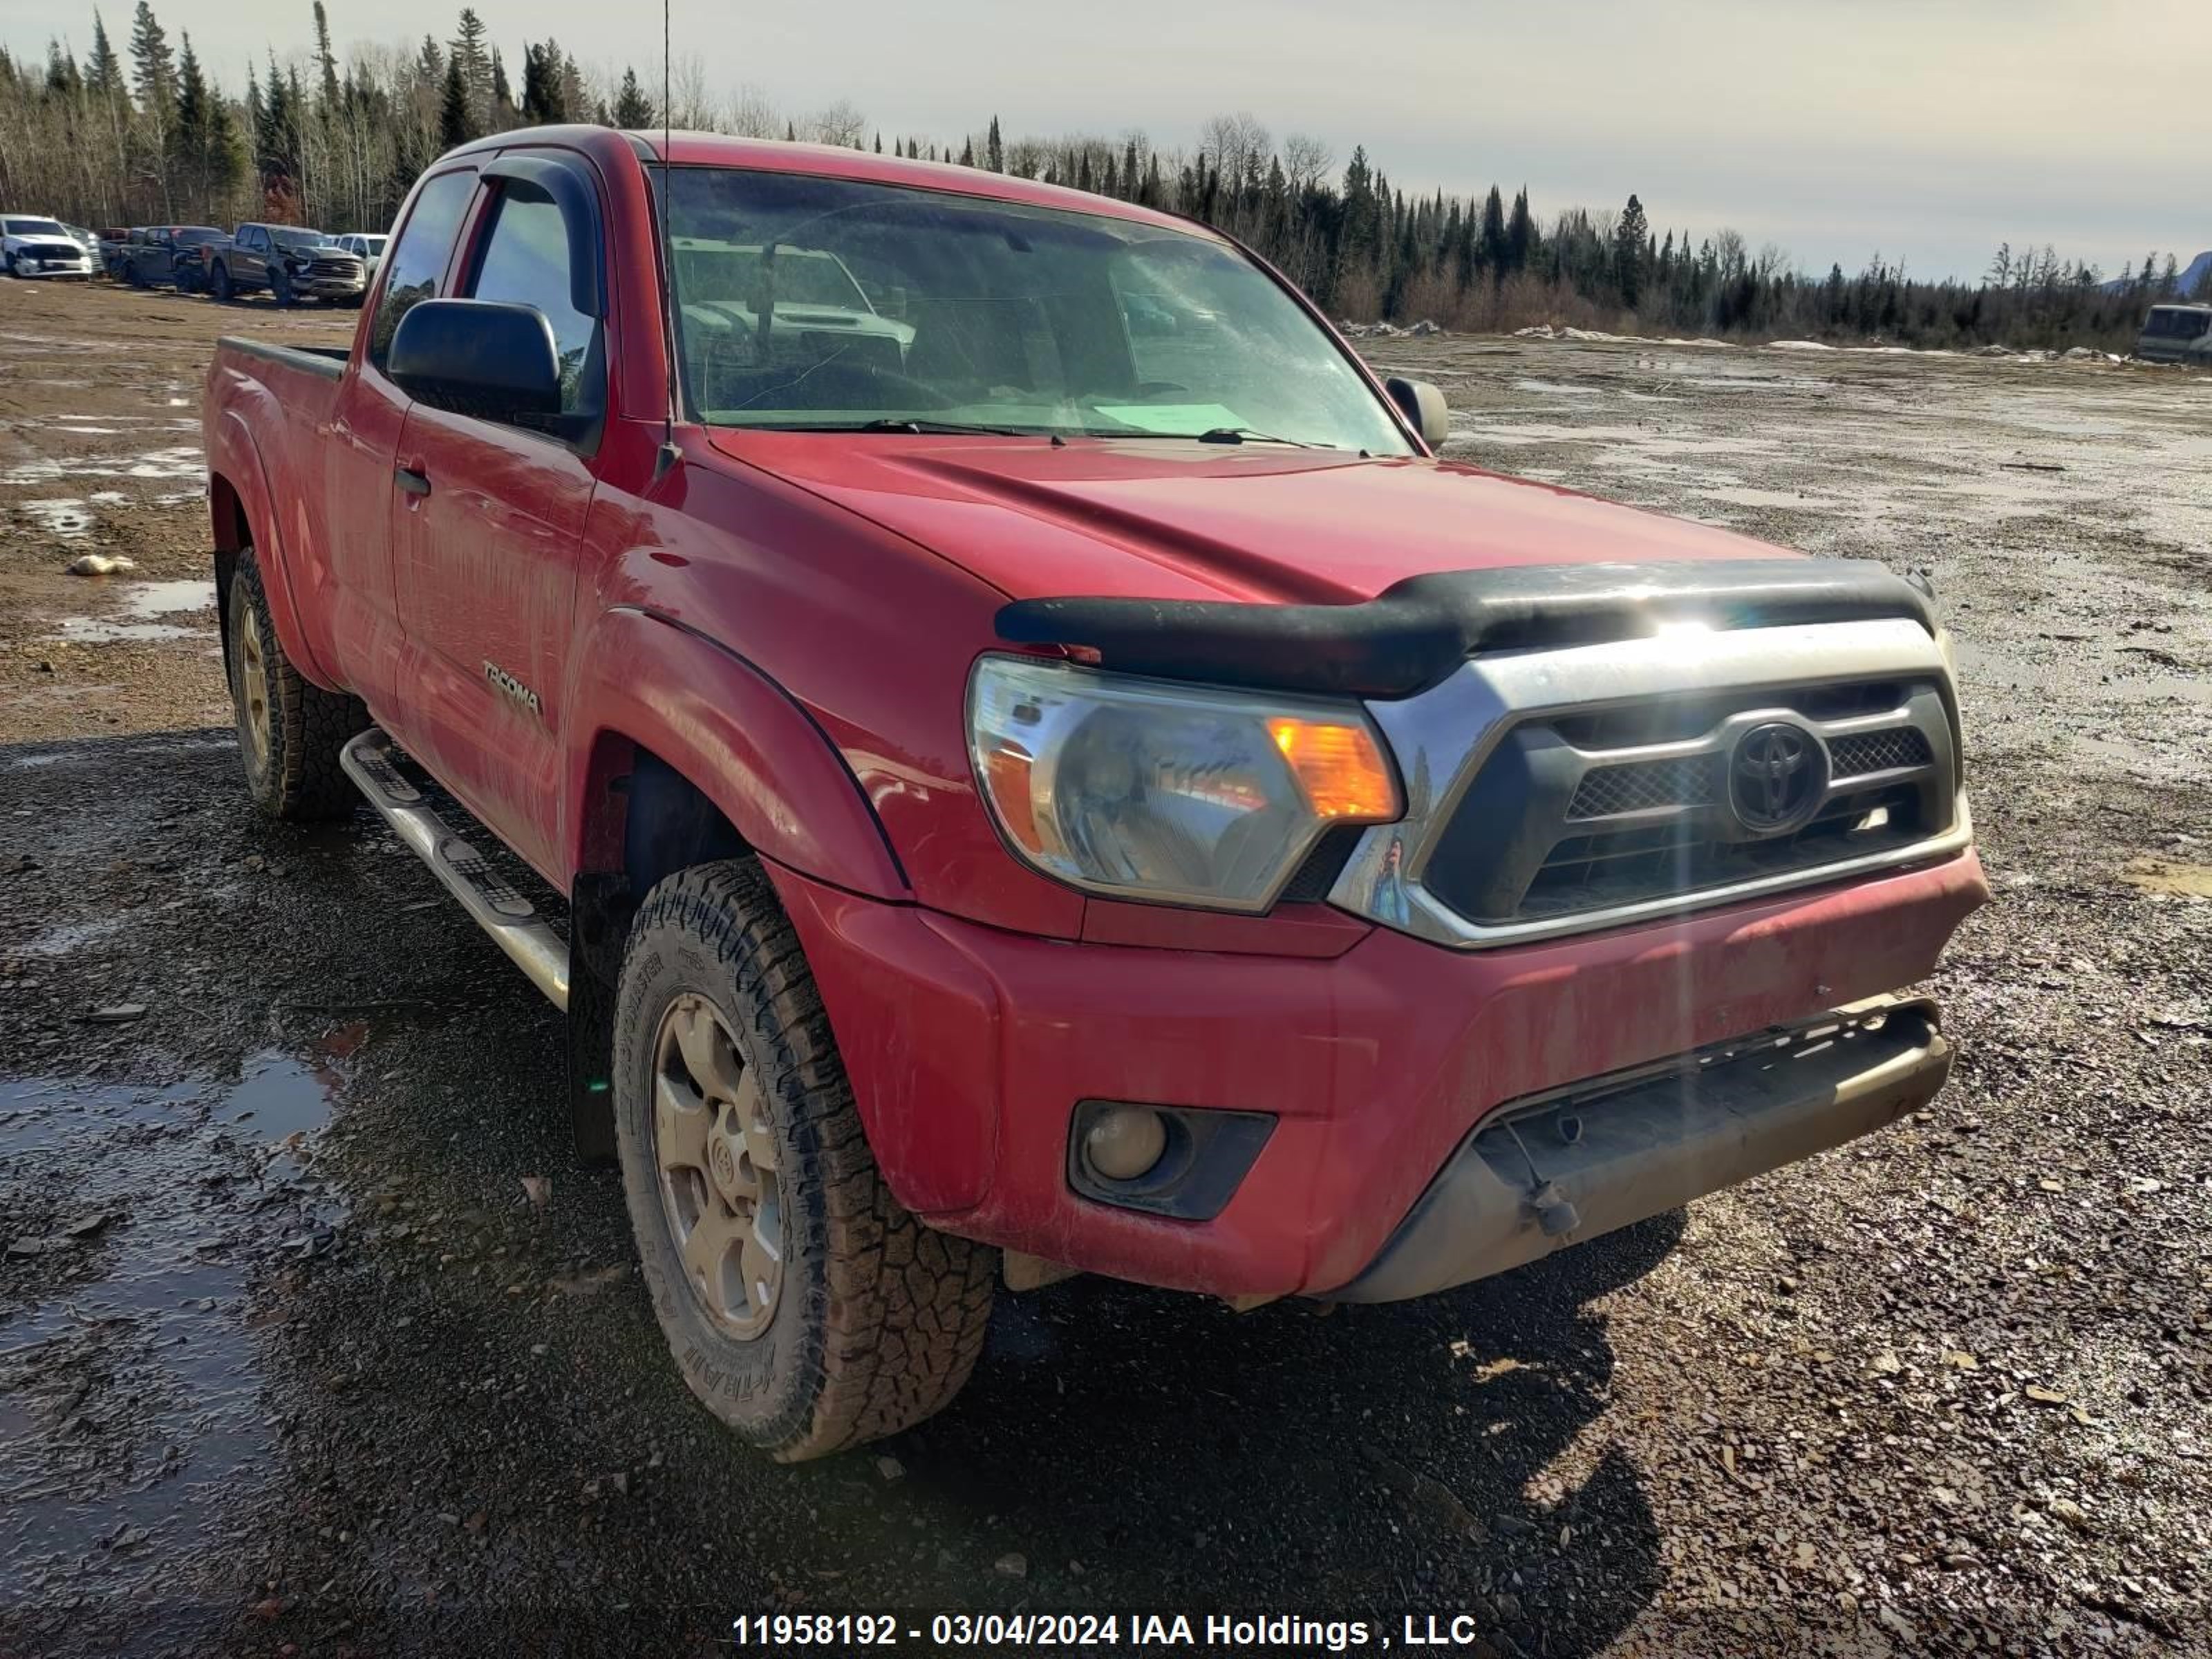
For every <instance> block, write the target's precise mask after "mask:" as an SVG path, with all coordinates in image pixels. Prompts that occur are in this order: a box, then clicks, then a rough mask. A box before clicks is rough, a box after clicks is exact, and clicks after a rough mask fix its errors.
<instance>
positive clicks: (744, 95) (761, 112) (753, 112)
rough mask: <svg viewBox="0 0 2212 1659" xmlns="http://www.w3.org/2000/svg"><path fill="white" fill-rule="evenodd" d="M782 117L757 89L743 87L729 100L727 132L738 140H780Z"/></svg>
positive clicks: (766, 95)
mask: <svg viewBox="0 0 2212 1659" xmlns="http://www.w3.org/2000/svg"><path fill="white" fill-rule="evenodd" d="M783 128H784V117H783V115H782V112H781V111H779V110H778V109H777V108H776V106H775V105H774V104H772V103H770V102H769V98H768V94H766V93H764V92H763V91H762V90H761V89H760V88H758V87H755V86H743V87H739V88H738V95H737V96H736V97H735V98H732V100H730V112H729V118H728V131H732V132H734V133H736V134H737V135H738V137H740V138H781V137H783Z"/></svg>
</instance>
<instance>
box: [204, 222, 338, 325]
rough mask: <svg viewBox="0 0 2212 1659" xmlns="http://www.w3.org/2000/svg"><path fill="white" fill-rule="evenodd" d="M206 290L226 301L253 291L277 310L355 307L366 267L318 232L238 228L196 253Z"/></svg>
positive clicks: (256, 226)
mask: <svg viewBox="0 0 2212 1659" xmlns="http://www.w3.org/2000/svg"><path fill="white" fill-rule="evenodd" d="M200 252H201V258H202V259H203V261H204V266H205V269H206V271H207V291H208V292H209V293H210V294H212V295H215V297H216V299H217V300H219V301H225V302H228V301H231V300H233V299H235V298H236V297H237V296H238V295H241V294H250V293H252V292H253V291H254V290H255V289H267V290H268V292H269V295H270V298H272V299H274V300H275V301H276V303H277V304H278V305H280V306H289V305H295V304H297V303H298V302H299V301H301V300H328V301H334V302H337V303H339V304H343V305H349V306H357V305H359V304H360V303H361V302H362V298H363V296H365V295H367V293H368V267H367V266H366V265H365V264H363V262H362V258H361V256H360V255H358V254H355V253H349V252H346V251H345V250H344V249H343V248H342V247H340V246H338V245H337V243H336V242H334V241H332V240H331V239H330V238H329V237H328V236H326V235H325V234H323V233H322V232H321V231H319V230H306V229H302V228H301V227H300V226H298V225H263V224H251V225H240V227H239V228H237V230H236V231H234V232H233V233H232V234H231V235H230V236H229V237H228V239H227V240H220V241H213V242H210V243H208V244H207V245H206V246H204V247H203V248H202V249H201V250H200Z"/></svg>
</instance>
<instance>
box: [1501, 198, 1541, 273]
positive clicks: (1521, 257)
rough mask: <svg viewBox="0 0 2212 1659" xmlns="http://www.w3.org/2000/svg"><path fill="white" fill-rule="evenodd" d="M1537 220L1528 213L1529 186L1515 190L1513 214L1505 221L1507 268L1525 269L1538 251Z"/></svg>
mask: <svg viewBox="0 0 2212 1659" xmlns="http://www.w3.org/2000/svg"><path fill="white" fill-rule="evenodd" d="M1536 246H1537V240H1536V222H1535V220H1534V219H1533V218H1531V217H1530V216H1529V214H1528V185H1522V186H1521V188H1520V189H1519V190H1518V191H1515V192H1514V196H1513V215H1512V216H1511V217H1510V219H1508V220H1507V221H1506V222H1505V268H1506V269H1507V270H1527V269H1528V261H1529V260H1530V259H1531V258H1534V255H1535V252H1536Z"/></svg>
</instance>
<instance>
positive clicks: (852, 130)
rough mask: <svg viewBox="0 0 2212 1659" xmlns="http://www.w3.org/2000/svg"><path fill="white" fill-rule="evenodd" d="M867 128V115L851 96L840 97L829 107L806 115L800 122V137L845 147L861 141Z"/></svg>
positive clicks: (847, 147) (850, 147)
mask: <svg viewBox="0 0 2212 1659" xmlns="http://www.w3.org/2000/svg"><path fill="white" fill-rule="evenodd" d="M867 130H868V118H867V116H866V114H865V113H863V112H862V111H861V109H860V106H859V105H858V104H855V103H854V102H853V100H851V99H849V98H840V99H839V100H837V101H836V103H834V104H831V105H830V106H829V107H828V108H826V109H823V110H820V111H818V112H816V113H815V114H812V115H810V116H806V117H805V118H802V119H801V120H800V122H799V137H802V138H811V139H812V140H813V141H814V142H815V143H817V144H836V145H838V146H840V147H841V148H842V149H852V148H853V146H854V145H855V144H857V143H860V135H861V134H863V133H864V132H866V131H867Z"/></svg>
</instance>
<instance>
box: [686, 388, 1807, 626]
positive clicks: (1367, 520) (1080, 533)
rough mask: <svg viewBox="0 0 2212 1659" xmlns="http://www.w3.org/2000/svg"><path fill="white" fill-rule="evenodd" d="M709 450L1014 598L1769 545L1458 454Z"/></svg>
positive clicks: (724, 438)
mask: <svg viewBox="0 0 2212 1659" xmlns="http://www.w3.org/2000/svg"><path fill="white" fill-rule="evenodd" d="M709 441H710V442H712V443H713V445H714V447H715V448H717V449H718V450H720V452H721V453H724V454H726V455H727V456H729V457H730V458H731V459H734V460H738V461H741V462H745V463H749V464H751V465H758V466H761V467H763V468H765V469H767V470H768V471H771V472H773V473H775V474H776V475H778V476H780V477H783V478H786V479H787V480H789V481H791V482H792V483H796V484H799V485H800V486H801V487H803V488H805V489H809V490H811V491H812V492H814V493H815V494H817V495H822V496H824V497H826V498H827V499H829V500H830V501H836V502H837V503H838V504H840V505H841V506H843V507H848V508H850V509H851V510H852V511H854V512H855V513H860V514H861V515H862V516H863V517H866V518H867V519H870V520H873V521H874V522H876V523H878V524H879V525H882V526H884V527H885V528H886V529H889V530H892V531H896V532H898V533H899V534H901V535H902V536H906V537H908V538H910V539H912V540H914V541H916V542H919V543H921V544H923V545H924V546H927V547H928V548H929V549H931V550H933V551H934V552H936V553H938V554H939V555H940V556H943V557H945V558H947V559H950V560H951V561H952V562H955V563H957V564H958V565H960V566H962V567H963V568H965V569H967V570H968V571H969V572H970V573H971V574H974V575H975V576H977V577H979V578H981V580H984V581H987V582H989V583H990V584H992V585H993V586H995V587H997V588H998V589H1000V591H1001V592H1004V593H1006V594H1007V595H1009V596H1010V597H1012V598H1015V599H1036V598H1046V597H1054V596H1073V595H1083V596H1085V597H1091V598H1115V599H1236V600H1243V601H1247V602H1251V603H1260V604H1279V605H1291V604H1307V605H1333V604H1350V603H1353V602H1356V601H1358V600H1362V599H1372V598H1373V597H1374V596H1375V595H1376V594H1377V593H1379V592H1382V591H1383V589H1384V588H1386V587H1388V586H1390V585H1391V584H1392V583H1393V582H1395V581H1398V580H1401V579H1403V578H1405V577H1407V576H1417V575H1425V574H1430V573H1431V572H1436V571H1443V570H1474V569H1483V568H1498V567H1501V566H1508V565H1529V564H1566V563H1582V562H1593V561H1605V562H1628V563H1639V562H1666V563H1679V562H1683V561H1686V560H1697V559H1746V558H1767V559H1771V558H1773V557H1774V556H1776V551H1777V550H1775V549H1774V548H1772V547H1770V546H1768V545H1766V544H1764V543H1761V542H1756V541H1753V540H1751V539H1749V538H1747V537H1742V536H1738V535H1735V534H1734V533H1732V532H1729V531H1725V530H1717V529H1715V528H1713V527H1711V526H1707V525H1699V524H1692V523H1689V522H1687V521H1686V520H1679V519H1668V518H1663V517H1661V516H1660V515H1658V514H1656V513H1644V512H1640V511H1638V510H1637V509H1635V508H1633V507H1620V506H1616V505H1614V504H1613V503H1612V502H1609V501H1598V500H1595V499H1594V498H1593V497H1590V496H1588V495H1577V494H1576V493H1575V492H1573V491H1572V490H1566V489H1554V488H1553V487H1552V486H1550V485H1548V484H1538V483H1526V482H1522V481H1521V480H1517V479H1511V478H1504V477H1498V476H1497V475H1496V474H1493V473H1489V472H1485V471H1480V469H1479V468H1475V467H1472V466H1468V465H1462V464H1460V463H1458V462H1454V461H1431V460H1417V459H1405V460H1365V459H1360V458H1358V457H1357V456H1348V455H1343V454H1339V453H1334V452H1328V451H1316V450H1298V449H1290V448H1285V447H1279V446H1273V445H1258V444H1249V445H1241V446H1238V445H1226V444H1223V445H1212V444H1198V443H1189V442H1182V441H1127V442H1113V441H1103V442H1102V441H1078V442H1075V443H1071V444H1068V445H1066V446H1064V447H1058V448H1055V447H1053V446H1052V445H1050V444H1049V443H1048V442H1046V441H1044V440H1042V439H1036V440H1029V439H989V440H976V439H972V438H967V437H910V436H905V435H891V434H871V435H865V436H855V435H846V434H827V433H793V432H748V431H739V430H735V429H732V428H719V429H714V430H713V431H712V432H711V434H710V437H709Z"/></svg>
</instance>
